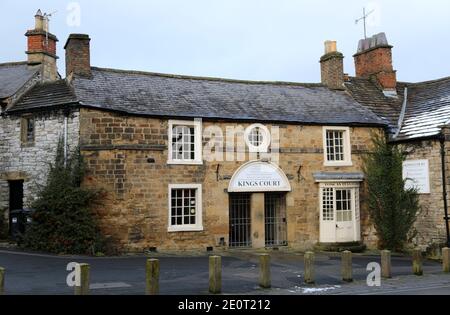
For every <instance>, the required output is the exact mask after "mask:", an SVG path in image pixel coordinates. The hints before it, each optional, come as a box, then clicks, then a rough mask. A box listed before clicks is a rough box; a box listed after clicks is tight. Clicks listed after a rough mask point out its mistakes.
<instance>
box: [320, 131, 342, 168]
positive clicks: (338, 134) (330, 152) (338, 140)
mask: <svg viewBox="0 0 450 315" xmlns="http://www.w3.org/2000/svg"><path fill="white" fill-rule="evenodd" d="M326 144H327V147H326V148H325V149H326V150H327V151H326V152H327V159H328V161H344V131H339V130H334V131H333V130H328V131H327V132H326Z"/></svg>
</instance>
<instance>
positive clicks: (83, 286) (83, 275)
mask: <svg viewBox="0 0 450 315" xmlns="http://www.w3.org/2000/svg"><path fill="white" fill-rule="evenodd" d="M78 268H79V269H78ZM77 269H78V270H77ZM77 269H76V270H77V272H79V275H77V277H80V285H79V286H77V285H75V295H89V277H90V270H91V267H90V266H89V264H78V266H77Z"/></svg>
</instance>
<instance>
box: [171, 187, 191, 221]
mask: <svg viewBox="0 0 450 315" xmlns="http://www.w3.org/2000/svg"><path fill="white" fill-rule="evenodd" d="M196 193H197V190H196V189H173V190H172V191H171V200H172V209H171V216H172V218H171V222H172V225H191V224H195V223H196V215H197V208H196V205H197V201H196ZM175 197H176V198H175Z"/></svg>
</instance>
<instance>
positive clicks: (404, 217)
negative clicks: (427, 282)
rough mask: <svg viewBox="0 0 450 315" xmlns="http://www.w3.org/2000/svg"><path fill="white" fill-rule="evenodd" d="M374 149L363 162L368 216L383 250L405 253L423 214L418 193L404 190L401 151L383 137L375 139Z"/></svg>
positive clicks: (413, 190)
mask: <svg viewBox="0 0 450 315" xmlns="http://www.w3.org/2000/svg"><path fill="white" fill-rule="evenodd" d="M373 143H374V149H373V151H372V152H370V153H369V154H367V155H366V156H365V158H364V171H365V173H366V176H367V185H368V191H369V212H370V216H371V219H372V220H373V223H374V226H375V229H376V230H377V234H378V238H379V241H380V247H381V248H383V249H390V250H402V249H403V248H404V245H405V243H406V241H407V239H408V233H409V232H410V231H411V229H412V227H413V225H414V222H415V221H416V218H417V215H418V213H419V210H420V206H419V196H418V194H417V191H416V190H415V189H405V180H404V179H403V174H402V168H403V161H404V160H405V157H404V155H403V154H402V151H401V150H400V148H399V147H398V146H396V145H393V144H390V143H388V142H387V141H386V139H385V138H384V137H382V136H378V135H377V136H374V137H373Z"/></svg>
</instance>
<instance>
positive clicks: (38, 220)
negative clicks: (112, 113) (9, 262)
mask: <svg viewBox="0 0 450 315" xmlns="http://www.w3.org/2000/svg"><path fill="white" fill-rule="evenodd" d="M84 173H85V165H84V162H83V157H82V155H81V154H80V150H79V149H77V150H76V151H75V152H74V153H72V155H71V156H70V157H69V158H68V161H67V163H64V153H63V145H62V141H60V142H59V144H58V149H57V154H56V158H55V161H54V163H53V164H52V165H51V166H50V171H49V174H48V179H47V183H46V185H45V186H44V187H43V188H42V189H41V190H40V192H39V194H38V198H37V199H36V201H35V202H33V204H32V205H31V208H33V209H34V210H35V212H34V214H33V222H32V223H31V225H30V226H29V227H28V228H27V230H26V233H25V235H24V236H23V238H22V239H21V240H20V242H19V245H20V246H21V247H24V248H27V249H31V250H37V251H45V252H51V253H57V254H95V253H97V252H102V251H103V248H99V244H102V243H103V240H102V236H101V234H100V231H99V228H98V225H97V220H96V216H95V215H94V214H93V212H92V211H91V207H92V205H93V204H94V203H95V202H96V201H97V200H98V197H99V192H98V191H95V190H90V189H86V188H83V187H82V186H81V183H82V180H83V177H84Z"/></svg>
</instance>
